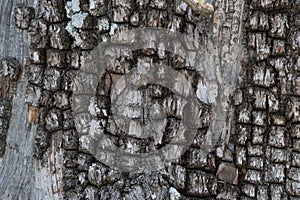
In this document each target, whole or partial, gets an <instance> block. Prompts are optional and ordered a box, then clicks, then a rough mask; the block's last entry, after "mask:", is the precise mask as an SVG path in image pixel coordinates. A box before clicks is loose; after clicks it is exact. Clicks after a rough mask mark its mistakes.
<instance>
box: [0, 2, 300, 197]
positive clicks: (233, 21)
mask: <svg viewBox="0 0 300 200" xmlns="http://www.w3.org/2000/svg"><path fill="white" fill-rule="evenodd" d="M207 2H208V1H207ZM210 3H212V4H213V5H214V7H215V11H214V13H213V14H212V15H208V16H204V15H199V14H197V13H194V12H193V10H192V9H191V8H190V7H189V6H188V5H187V4H185V3H184V2H182V1H179V0H175V1H170V0H166V1H164V0H155V1H147V0H121V1H110V0H101V1H96V0H69V1H64V0H53V1H47V0H37V1H33V0H32V1H30V0H28V1H22V2H19V1H17V0H11V1H0V9H1V11H0V13H1V18H0V27H1V29H0V56H1V63H0V64H1V65H0V95H1V96H0V154H1V157H0V174H1V175H0V199H128V200H132V199H290V200H292V199H299V198H300V179H299V177H300V126H299V121H300V117H299V116H300V113H299V106H300V99H299V98H300V89H299V87H300V81H299V70H300V58H299V48H300V42H299V41H300V30H299V28H300V15H299V11H300V1H298V0H291V1H288V0H273V1H272V0H255V1H243V0H236V1H234V0H227V1H222V0H216V1H214V2H210ZM144 27H156V28H165V29H169V30H172V31H176V32H180V33H183V34H186V35H188V36H189V37H191V38H192V40H193V43H189V42H187V43H186V44H185V46H184V48H181V47H180V45H181V43H180V42H181V41H178V43H177V42H174V43H173V44H172V45H173V47H174V48H173V49H174V51H172V52H170V51H165V50H164V49H165V47H164V46H163V45H164V44H163V42H162V43H157V42H156V39H157V38H155V37H153V36H151V35H150V36H147V35H146V36H145V37H144V38H143V37H141V38H142V39H145V43H146V44H147V46H148V47H150V48H144V49H137V50H134V51H131V50H130V48H129V47H130V39H131V38H130V37H131V36H128V35H122V34H121V35H118V34H119V33H121V32H122V31H123V32H124V31H128V30H132V29H137V28H144ZM116 36H118V37H116ZM120 40H122V48H120V46H118V47H117V48H110V49H108V50H107V51H106V52H105V53H106V54H105V55H106V57H105V59H106V60H105V61H106V62H105V64H106V66H105V67H106V71H105V73H104V74H101V75H99V78H100V79H99V81H98V79H97V82H96V83H92V81H91V80H93V79H92V78H91V76H92V75H90V74H91V73H90V72H92V73H94V71H93V68H92V67H93V62H92V61H91V60H89V59H90V57H89V56H90V55H91V52H92V51H93V50H94V49H95V47H96V46H97V45H98V44H101V43H103V42H105V41H114V42H119V41H120ZM128 41H129V42H128ZM199 49H200V50H201V51H199ZM196 58H198V60H197V59H196ZM151 63H155V64H161V65H167V66H170V67H172V69H174V70H175V71H176V72H180V73H181V75H182V74H183V75H184V80H188V81H187V82H184V83H181V82H179V83H178V84H177V85H176V86H175V87H174V89H175V90H177V91H180V92H182V94H183V93H189V94H193V95H195V96H196V97H197V98H198V99H199V106H196V107H195V108H194V109H192V110H191V113H190V117H191V118H192V117H194V116H197V118H196V120H195V121H194V122H195V124H197V131H198V134H197V136H196V137H195V139H194V141H193V143H192V144H191V146H190V147H189V149H188V150H187V151H186V152H185V153H184V155H182V156H181V158H180V159H177V160H176V161H174V162H173V163H171V164H166V166H165V167H164V168H163V169H162V170H160V171H157V172H145V173H132V172H126V173H125V172H121V171H118V170H116V169H112V168H110V167H109V166H107V165H105V164H104V163H101V162H100V161H99V160H98V159H97V156H95V155H92V153H94V152H93V150H91V148H90V146H89V145H90V140H89V139H88V136H91V132H88V131H87V130H86V128H87V127H88V125H89V124H90V123H91V121H92V119H91V115H95V119H96V120H97V123H96V125H95V127H96V128H97V130H100V132H101V133H102V134H106V135H107V136H108V137H109V138H110V141H111V143H112V144H114V145H116V147H118V148H120V149H122V150H124V151H127V152H130V153H148V152H150V151H151V150H155V149H160V148H163V147H164V146H165V145H166V144H168V143H169V142H170V141H171V140H172V138H173V137H174V135H176V133H180V130H182V129H184V127H182V123H181V121H182V120H184V119H183V117H182V116H181V115H180V114H181V113H180V111H181V110H182V109H183V108H182V107H183V103H182V102H180V101H179V98H178V97H177V96H175V95H174V93H173V92H172V91H170V90H169V88H166V87H162V86H160V85H157V84H152V85H151V84H148V85H145V86H144V87H142V88H140V89H139V90H138V91H135V92H132V91H129V92H127V93H126V95H125V97H122V98H123V99H121V103H122V105H124V107H120V108H119V107H117V110H116V112H117V113H121V114H123V115H124V114H125V115H126V116H128V117H129V118H130V119H131V120H132V121H133V122H134V125H133V126H131V125H129V127H127V125H126V123H125V122H118V121H117V120H116V118H114V115H112V110H113V105H112V101H113V100H112V99H113V96H114V95H115V94H114V93H113V92H112V91H113V90H112V88H116V89H119V90H122V89H123V88H124V85H120V80H125V81H131V80H126V79H127V78H128V77H131V78H134V79H137V80H143V79H145V76H142V75H140V74H136V75H135V76H133V77H132V76H129V75H127V74H128V73H129V72H130V71H132V70H135V69H141V68H143V67H145V68H147V66H148V65H149V64H151ZM91 70H92V71H91ZM180 78H182V76H178V77H174V79H175V80H179V79H180ZM125 84H126V83H125ZM95 85H97V90H96V94H95V97H94V100H95V102H94V104H93V105H92V106H90V108H91V109H90V110H89V112H90V113H86V112H84V110H83V111H82V112H81V110H80V109H81V108H80V107H79V108H74V106H76V103H78V104H79V105H86V102H88V103H89V102H91V101H90V99H84V98H82V99H80V100H81V101H82V102H76V103H75V104H74V102H72V101H74V98H73V97H74V94H73V93H74V91H76V89H77V91H78V90H80V91H86V92H88V90H89V89H90V88H93V87H92V86H95ZM78 88H79V89H78ZM125 88H126V87H125ZM82 96H84V95H82ZM117 97H118V96H117ZM118 98H119V99H120V98H121V97H118ZM132 102H134V103H132ZM88 105H89V104H88ZM153 105H161V106H162V107H164V106H165V107H164V108H165V110H164V112H165V113H167V114H166V116H167V117H166V119H165V121H164V120H163V121H160V122H158V121H155V120H153V118H151V116H155V114H156V113H159V112H160V111H161V110H159V109H157V107H155V106H153ZM74 110H75V111H79V112H80V113H79V114H77V115H75V116H74V115H73V114H74V113H73V112H74ZM140 111H141V112H140ZM199 113H201V114H199ZM193 119H194V118H193ZM143 127H151V128H152V129H155V131H156V132H157V133H158V135H156V136H155V137H154V138H139V137H138V136H140V135H139V134H140V132H141V129H143ZM127 128H128V129H127ZM128 130H130V131H129V132H128ZM182 137H185V135H183V136H182Z"/></svg>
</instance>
